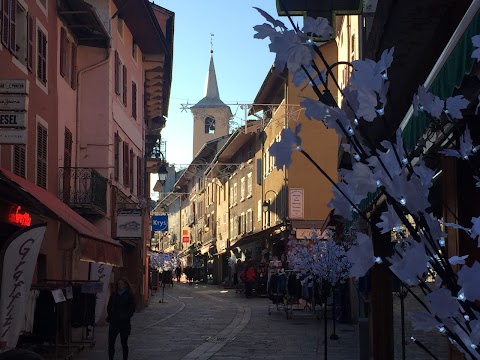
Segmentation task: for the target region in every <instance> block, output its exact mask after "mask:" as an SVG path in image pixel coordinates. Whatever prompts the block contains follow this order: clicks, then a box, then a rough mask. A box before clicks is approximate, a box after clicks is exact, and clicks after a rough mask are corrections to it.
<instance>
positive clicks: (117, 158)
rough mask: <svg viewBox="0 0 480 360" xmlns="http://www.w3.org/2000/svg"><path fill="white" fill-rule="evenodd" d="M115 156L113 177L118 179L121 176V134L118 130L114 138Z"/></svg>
mask: <svg viewBox="0 0 480 360" xmlns="http://www.w3.org/2000/svg"><path fill="white" fill-rule="evenodd" d="M113 158H114V159H113V161H114V165H113V177H114V179H115V180H116V181H118V179H119V177H120V136H118V132H116V133H115V136H114V140H113Z"/></svg>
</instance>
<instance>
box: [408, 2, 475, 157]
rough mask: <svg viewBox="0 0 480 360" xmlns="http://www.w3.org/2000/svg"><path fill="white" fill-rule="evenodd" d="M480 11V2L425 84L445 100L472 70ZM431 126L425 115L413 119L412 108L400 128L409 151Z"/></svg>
mask: <svg viewBox="0 0 480 360" xmlns="http://www.w3.org/2000/svg"><path fill="white" fill-rule="evenodd" d="M479 9H480V1H474V2H473V3H472V5H470V8H469V9H468V11H467V12H466V14H465V16H464V17H463V19H462V21H461V22H460V24H459V25H458V27H457V29H456V30H455V32H454V33H453V35H452V37H451V38H450V41H449V42H448V44H447V46H446V47H445V49H444V50H443V52H442V54H441V55H440V57H439V59H438V61H437V63H436V64H435V66H434V67H433V69H432V71H431V72H430V75H429V76H428V78H427V80H426V81H425V83H424V84H423V85H424V86H425V88H427V89H428V91H429V92H431V93H432V94H434V95H437V96H438V97H440V98H441V99H446V98H448V97H450V96H452V94H453V91H454V89H455V88H458V87H460V85H461V84H462V81H463V77H464V76H465V75H466V74H469V73H470V72H471V71H472V67H473V63H474V60H473V59H472V58H471V55H472V51H473V45H472V37H473V36H475V35H478V34H480V12H479ZM428 124H429V119H428V118H427V117H426V116H425V115H424V114H423V113H419V114H418V116H413V108H412V107H410V109H409V110H408V112H407V115H405V117H404V119H403V121H402V123H401V125H400V127H401V129H402V136H403V139H404V142H405V145H406V147H407V149H409V150H411V149H414V147H415V145H416V143H417V141H418V139H419V138H420V137H421V136H422V135H423V133H424V131H425V130H426V128H427V126H428Z"/></svg>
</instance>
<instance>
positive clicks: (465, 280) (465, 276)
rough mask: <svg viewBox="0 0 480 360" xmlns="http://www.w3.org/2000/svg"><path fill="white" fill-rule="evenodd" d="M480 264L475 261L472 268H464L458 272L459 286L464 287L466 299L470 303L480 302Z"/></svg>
mask: <svg viewBox="0 0 480 360" xmlns="http://www.w3.org/2000/svg"><path fill="white" fill-rule="evenodd" d="M478 274H480V264H479V263H478V262H477V261H475V262H474V263H473V265H472V267H468V266H466V265H465V266H462V268H461V269H460V271H459V272H458V281H457V282H458V285H460V286H461V287H462V290H463V293H464V294H465V298H466V299H467V300H470V301H476V300H480V276H478Z"/></svg>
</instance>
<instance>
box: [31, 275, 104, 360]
mask: <svg viewBox="0 0 480 360" xmlns="http://www.w3.org/2000/svg"><path fill="white" fill-rule="evenodd" d="M89 283H100V282H99V280H72V279H68V280H58V279H44V280H42V281H41V282H39V283H38V284H36V285H32V286H31V290H50V291H51V290H57V289H60V290H62V292H64V291H65V289H66V288H67V287H70V286H71V287H72V294H73V288H74V287H75V286H77V285H80V284H89ZM64 295H65V294H64ZM52 296H53V294H52ZM95 301H96V299H95ZM63 303H65V306H66V308H63V310H64V313H63V315H64V316H65V318H64V319H63V320H64V322H63V327H64V328H63V330H64V335H65V340H66V343H65V344H61V343H60V339H59V334H60V330H59V329H60V310H61V309H62V306H61V304H63ZM72 306H73V297H71V298H69V297H67V296H65V302H63V301H62V302H58V303H57V302H55V321H56V328H55V340H54V344H51V345H52V346H54V347H55V357H54V359H55V360H58V359H60V358H62V359H65V360H69V359H71V358H72V357H73V355H74V354H75V351H74V349H73V348H76V352H80V351H82V350H83V349H84V348H85V344H89V345H90V347H94V346H95V321H93V324H92V330H91V332H92V334H91V336H90V337H89V336H88V329H87V328H88V326H89V325H85V326H82V335H81V340H80V341H73V340H72V339H73V326H72ZM93 306H95V303H94V305H93ZM93 311H94V313H93V318H95V309H93ZM86 314H87V302H86V301H85V311H84V316H85V317H86ZM84 320H86V319H84ZM24 335H29V334H24ZM60 348H63V349H66V350H67V352H66V354H62V355H61V357H59V356H60V351H59V350H60Z"/></svg>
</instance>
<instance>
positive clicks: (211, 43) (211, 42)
mask: <svg viewBox="0 0 480 360" xmlns="http://www.w3.org/2000/svg"><path fill="white" fill-rule="evenodd" d="M214 36H215V34H212V33H210V53H211V54H213V37H214Z"/></svg>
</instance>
